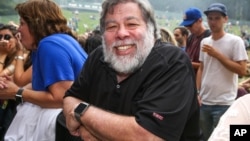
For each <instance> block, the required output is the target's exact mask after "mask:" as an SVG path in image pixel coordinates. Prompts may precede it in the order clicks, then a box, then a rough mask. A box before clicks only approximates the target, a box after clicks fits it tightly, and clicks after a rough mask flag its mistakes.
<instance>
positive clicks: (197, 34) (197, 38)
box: [180, 7, 210, 73]
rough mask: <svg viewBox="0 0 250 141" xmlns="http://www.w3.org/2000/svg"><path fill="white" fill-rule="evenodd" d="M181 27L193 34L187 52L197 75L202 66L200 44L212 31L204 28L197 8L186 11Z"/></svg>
mask: <svg viewBox="0 0 250 141" xmlns="http://www.w3.org/2000/svg"><path fill="white" fill-rule="evenodd" d="M180 25H181V26H185V27H186V28H187V29H188V30H189V31H190V32H191V35H190V36H189V37H188V40H187V46H186V52H187V54H188V55H189V57H190V59H191V61H192V65H193V68H194V71H195V73H197V70H198V68H199V66H200V61H199V54H200V42H201V40H202V39H203V38H205V37H207V36H209V35H210V31H209V30H208V29H206V27H205V26H204V24H203V20H202V14H201V12H200V10H199V9H198V8H196V7H191V8H188V9H187V10H186V11H185V14H184V16H183V21H182V23H181V24H180Z"/></svg>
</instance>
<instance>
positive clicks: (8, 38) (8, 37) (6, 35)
mask: <svg viewBox="0 0 250 141" xmlns="http://www.w3.org/2000/svg"><path fill="white" fill-rule="evenodd" d="M2 38H3V39H4V40H10V39H11V38H12V36H11V35H10V34H4V35H3V34H0V40H2Z"/></svg>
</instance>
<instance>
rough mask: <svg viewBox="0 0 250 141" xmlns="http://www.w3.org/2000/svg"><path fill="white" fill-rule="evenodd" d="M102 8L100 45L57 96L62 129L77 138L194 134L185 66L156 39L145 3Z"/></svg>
mask: <svg viewBox="0 0 250 141" xmlns="http://www.w3.org/2000/svg"><path fill="white" fill-rule="evenodd" d="M102 10H103V11H102V12H101V18H100V25H101V27H100V31H101V34H102V37H103V42H102V47H99V48H97V49H96V50H94V51H93V52H92V53H91V54H90V55H89V58H88V60H87V61H86V63H85V65H84V69H83V70H82V72H81V74H80V75H79V77H78V79H77V80H75V81H74V83H73V85H72V86H71V88H70V89H69V90H68V91H67V92H66V95H65V97H64V103H63V107H64V108H63V109H64V110H63V112H64V115H65V116H66V123H67V128H68V129H69V131H70V133H71V134H72V135H75V136H80V137H81V138H82V139H83V140H143V141H146V140H155V141H163V140H168V141H171V140H174V141H179V140H182V141H184V140H192V141H198V140H199V122H198V121H199V105H198V101H197V95H196V86H195V76H194V72H193V69H192V65H191V63H190V60H189V58H188V56H187V55H186V53H185V52H183V51H182V50H181V49H179V48H177V47H176V46H173V45H171V44H166V43H163V42H162V41H161V39H160V36H159V32H158V29H157V26H156V22H155V18H154V14H153V9H152V7H151V5H150V3H149V2H148V1H147V0H132V1H130V0H112V1H111V0H105V1H103V4H102ZM176 84H181V85H176Z"/></svg>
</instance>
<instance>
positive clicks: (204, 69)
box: [197, 3, 248, 140]
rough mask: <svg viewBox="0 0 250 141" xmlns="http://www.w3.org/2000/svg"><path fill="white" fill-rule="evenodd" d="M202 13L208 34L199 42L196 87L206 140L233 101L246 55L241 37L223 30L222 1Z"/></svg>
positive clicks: (243, 70)
mask: <svg viewBox="0 0 250 141" xmlns="http://www.w3.org/2000/svg"><path fill="white" fill-rule="evenodd" d="M204 13H205V15H206V16H207V21H208V25H209V27H210V30H211V36H209V37H208V38H204V39H203V40H202V41H201V51H200V57H199V60H200V62H201V65H200V68H199V70H198V73H197V88H198V89H200V95H199V96H200V98H201V109H200V125H201V128H202V131H203V133H204V137H205V140H207V139H208V137H209V136H210V134H211V133H212V131H213V129H214V127H215V126H216V125H217V123H218V121H219V119H220V117H221V115H222V114H223V113H224V112H225V111H226V110H227V109H228V107H229V106H230V105H231V104H232V103H233V102H234V100H235V97H236V95H237V86H238V75H241V76H243V75H246V72H247V67H246V65H247V60H248V56H247V53H246V50H245V47H244V42H243V40H242V39H241V38H240V37H239V36H236V35H233V34H230V33H226V32H225V30H224V24H225V23H227V22H228V15H227V8H226V6H225V5H224V4H221V3H214V4H211V5H210V6H209V7H208V9H207V10H206V11H204Z"/></svg>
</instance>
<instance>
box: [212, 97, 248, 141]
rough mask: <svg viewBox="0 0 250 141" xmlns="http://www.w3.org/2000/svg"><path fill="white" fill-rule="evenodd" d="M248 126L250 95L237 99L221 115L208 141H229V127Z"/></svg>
mask: <svg viewBox="0 0 250 141" xmlns="http://www.w3.org/2000/svg"><path fill="white" fill-rule="evenodd" d="M232 124H244V125H246V124H250V94H246V95H244V96H242V97H240V98H238V99H237V100H236V101H235V102H234V103H233V104H232V105H231V106H230V107H229V109H228V110H227V111H226V112H225V113H224V114H223V115H222V117H221V118H220V121H219V123H218V125H217V127H216V128H215V129H214V131H213V133H212V135H211V136H210V138H209V139H208V141H229V140H230V139H229V138H230V125H232Z"/></svg>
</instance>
